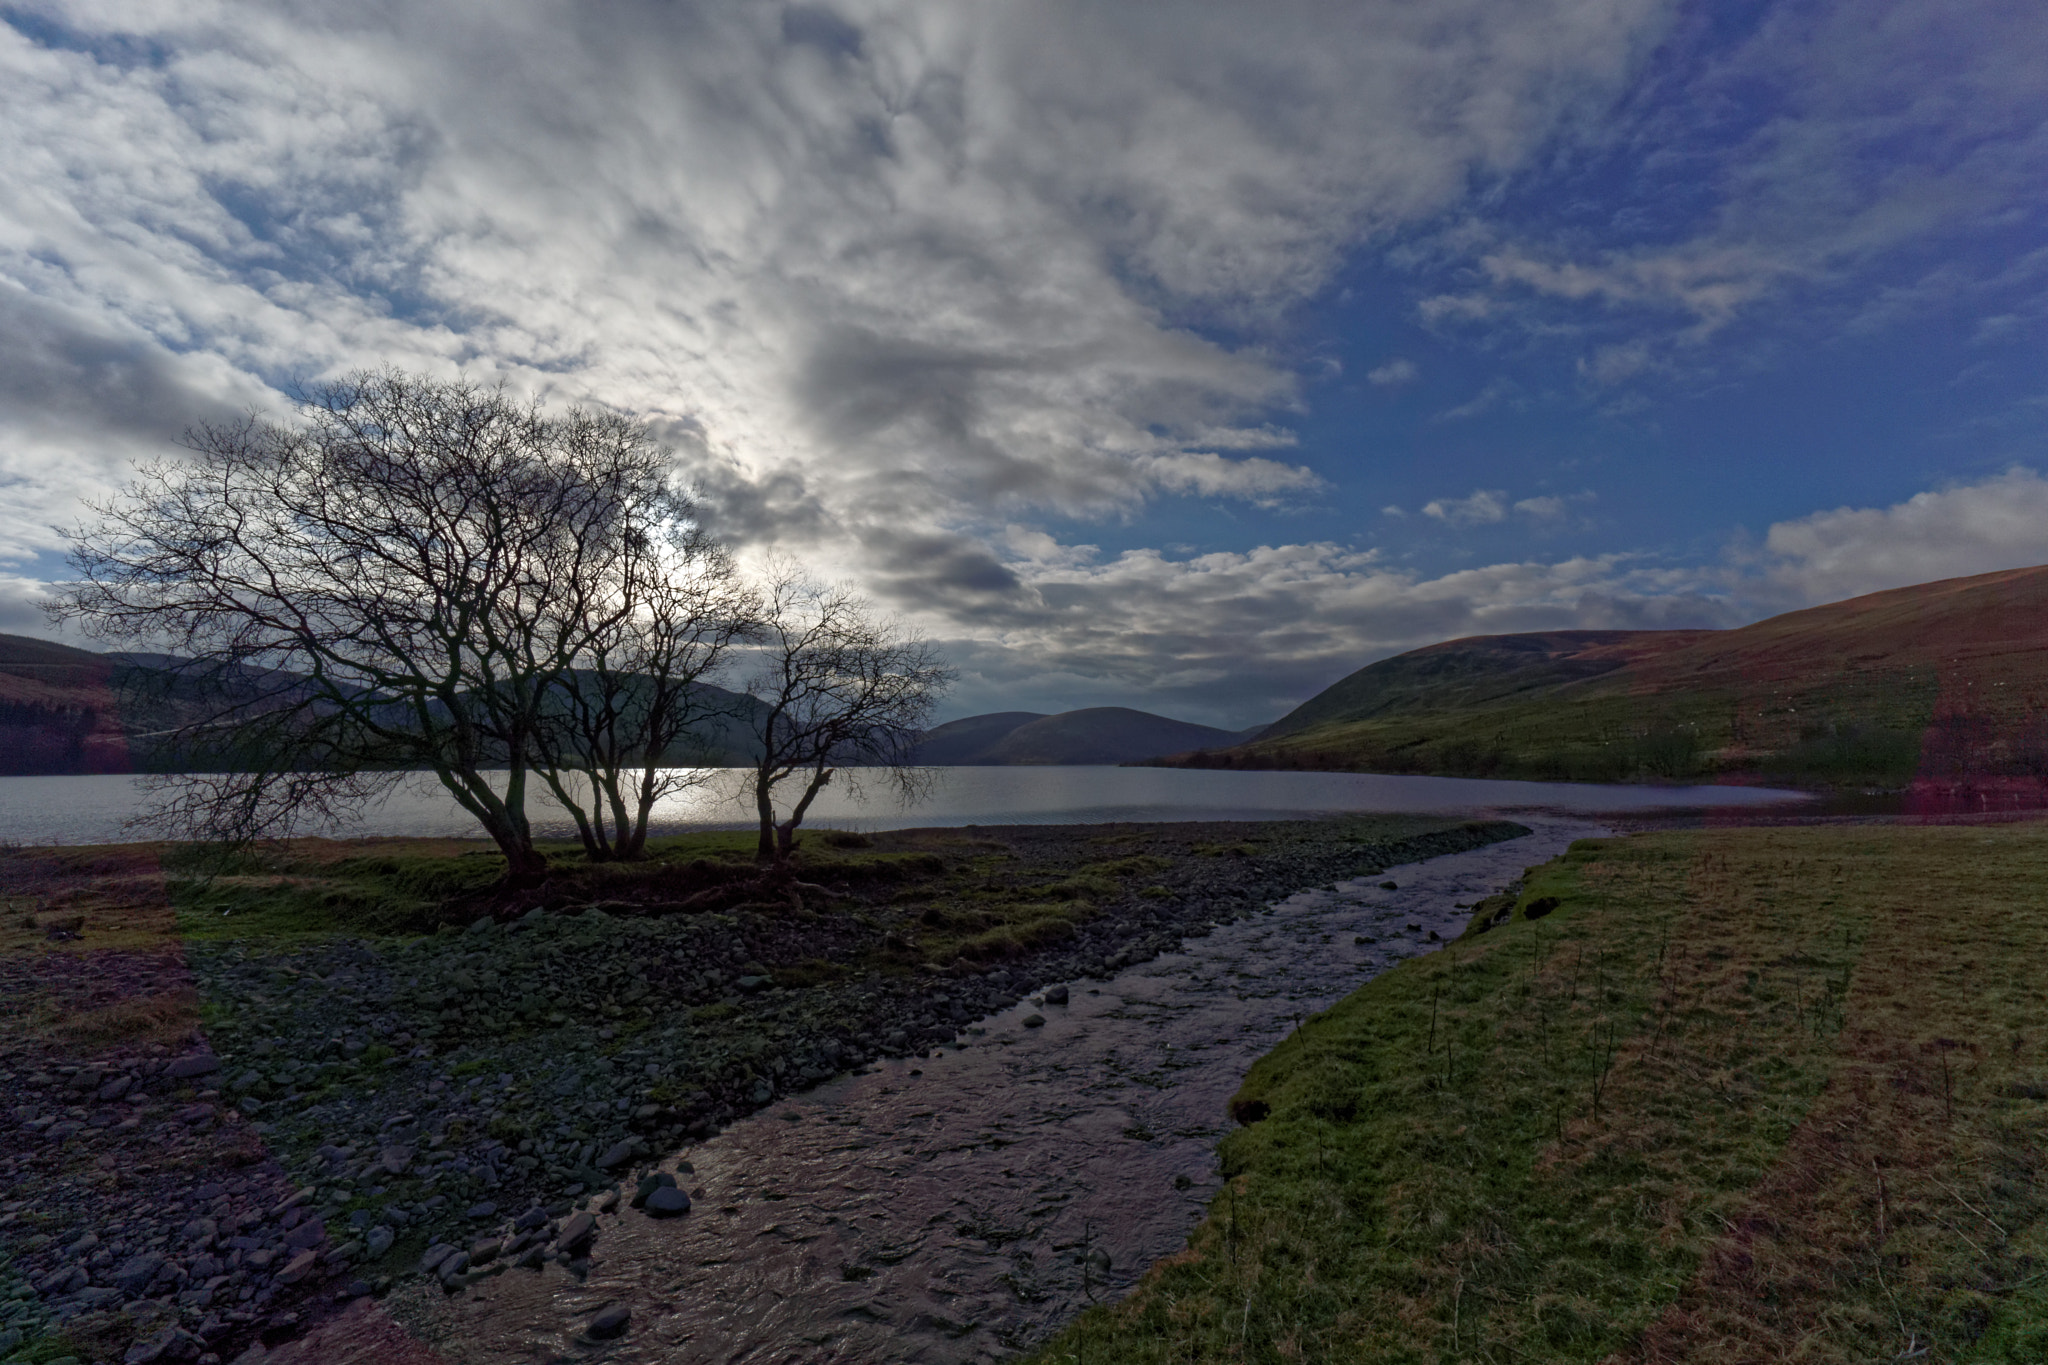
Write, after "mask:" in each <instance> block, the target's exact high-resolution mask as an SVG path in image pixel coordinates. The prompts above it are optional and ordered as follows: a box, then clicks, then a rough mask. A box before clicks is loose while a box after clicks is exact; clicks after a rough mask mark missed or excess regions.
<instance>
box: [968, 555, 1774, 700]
mask: <svg viewBox="0 0 2048 1365" xmlns="http://www.w3.org/2000/svg"><path fill="white" fill-rule="evenodd" d="M1012 567H1013V568H1016V569H1017V571H1018V574H1019V577H1020V579H1021V580H1022V581H1023V582H1024V584H1025V585H1026V587H1027V588H1028V589H1029V590H1030V592H1031V593H1032V594H1033V595H1034V596H1035V598H1036V600H1037V603H1038V604H1039V605H1037V606H1036V607H1035V608H1033V609H1032V610H1030V611H1025V612H1020V613H1017V614H1016V615H1014V616H1011V617H1008V618H1006V619H1004V620H1002V621H1001V622H1000V623H996V622H990V623H988V624H986V625H984V624H982V623H980V622H979V621H976V622H973V623H970V622H969V621H968V620H967V619H966V617H965V614H962V615H960V616H956V617H955V618H954V619H953V623H952V625H951V627H950V628H941V629H937V630H935V634H937V635H939V636H940V637H941V638H943V639H944V641H945V643H946V647H947V650H948V653H949V655H950V657H952V658H953V659H954V660H955V661H956V663H958V664H959V666H960V668H961V671H962V683H961V686H960V689H959V691H958V692H956V694H955V695H954V696H953V697H952V698H951V700H950V703H949V709H950V710H951V711H952V712H954V713H957V714H962V715H965V714H970V713H972V712H975V711H980V710H993V709H998V708H1002V707H1014V706H1027V707H1029V708H1030V709H1038V710H1044V709H1064V708H1068V707H1075V706H1086V705H1109V704H1128V705H1134V706H1139V707H1142V708H1145V709H1149V710H1157V711H1166V712H1168V713H1170V714H1174V715H1184V716H1187V717H1188V718H1190V719H1196V720H1203V721H1207V722H1210V723H1214V724H1219V725H1228V726H1243V725H1248V724H1251V723H1253V722H1255V721H1258V720H1262V719H1272V718H1274V717H1277V716H1278V715H1280V714H1281V713H1282V712H1283V711H1285V710H1287V709H1289V708H1290V707H1292V706H1293V705H1295V704H1297V703H1298V702H1300V701H1302V700H1304V699H1305V698H1307V697H1308V696H1310V695H1312V694H1313V693H1315V692H1317V691H1319V690H1321V689H1322V688H1323V687H1325V686H1327V685H1328V684H1330V683H1331V682H1334V681H1335V680H1336V679H1337V678H1339V677H1341V676H1343V675H1344V674H1346V673H1349V672H1351V671H1352V670H1353V669H1356V668H1358V667H1361V666H1362V665H1364V664H1366V663H1368V662H1370V661H1372V660H1373V659H1376V658H1381V657H1384V656H1386V655H1388V654H1393V653H1398V652H1400V651H1402V650H1405V649H1411V648H1414V647H1416V646H1419V645H1424V644H1430V643H1434V642H1436V641H1438V640H1442V639H1448V638H1456V637H1459V636H1465V635H1478V634H1495V633H1500V632H1506V631H1519V630H1545V629H1559V628H1568V627H1605V628H1661V627H1670V626H1702V625H1732V624H1737V623H1738V621H1739V619H1741V618H1740V616H1739V611H1740V609H1739V608H1738V607H1736V606H1733V605H1731V603H1730V602H1729V601H1728V600H1727V598H1726V596H1725V595H1724V594H1722V593H1721V592H1719V591H1717V589H1718V588H1719V587H1720V585H1719V584H1718V583H1717V582H1715V580H1714V579H1713V578H1712V576H1711V575H1703V574H1701V573H1700V572H1698V571H1697V570H1688V569H1683V568H1673V567H1670V566H1661V565H1658V564H1655V563H1653V562H1650V561H1647V560H1641V559H1636V558H1631V557H1627V556H1599V557H1574V558H1569V559H1566V560H1563V561H1560V562H1556V563H1536V562H1526V563H1509V564H1494V565H1488V566H1486V567H1483V568H1478V569H1470V570H1463V571H1460V572H1456V573H1450V574H1443V575H1437V576H1430V575H1425V574H1417V573H1413V572H1411V571H1408V570H1404V569H1400V568H1397V567H1393V566H1390V565H1387V564H1384V563H1382V562H1381V561H1380V559H1379V558H1378V556H1376V555H1374V554H1372V553H1371V552H1363V553H1362V552H1359V551H1356V550H1352V549H1348V548H1345V547H1342V546H1338V545H1334V544H1329V543H1321V542H1318V543H1311V544H1301V545H1272V546H1261V547H1259V548H1257V549H1254V550H1251V551H1247V552H1244V553H1225V554H1208V555H1198V556H1193V557H1189V558H1172V557H1169V556H1166V555H1164V554H1161V553H1159V552H1157V551H1153V550H1137V551H1130V552H1127V553H1125V554H1122V555H1118V556H1116V557H1115V558H1113V559H1108V560H1104V561H1100V562H1092V563H1065V564H1045V565H1020V564H1013V566H1012Z"/></svg>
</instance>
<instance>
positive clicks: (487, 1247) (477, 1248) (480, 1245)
mask: <svg viewBox="0 0 2048 1365" xmlns="http://www.w3.org/2000/svg"><path fill="white" fill-rule="evenodd" d="M503 1246H504V1243H503V1242H500V1241H499V1240H498V1239H497V1238H495V1237H483V1238H479V1239H478V1240H477V1241H475V1242H472V1243H471V1244H470V1247H469V1263H470V1264H471V1265H489V1264H490V1263H491V1262H492V1261H495V1260H497V1259H498V1251H499V1249H500V1248H502V1247H503Z"/></svg>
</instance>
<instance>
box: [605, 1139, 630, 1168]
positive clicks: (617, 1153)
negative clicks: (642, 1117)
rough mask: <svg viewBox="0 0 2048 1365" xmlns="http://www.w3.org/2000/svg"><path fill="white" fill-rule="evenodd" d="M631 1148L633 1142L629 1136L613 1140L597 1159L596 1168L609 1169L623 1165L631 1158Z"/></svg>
mask: <svg viewBox="0 0 2048 1365" xmlns="http://www.w3.org/2000/svg"><path fill="white" fill-rule="evenodd" d="M633 1150H634V1143H633V1141H632V1140H631V1139H630V1138H627V1139H621V1140H620V1141H618V1142H614V1143H613V1144H612V1145H611V1146H609V1147H607V1148H605V1149H604V1155H603V1156H601V1157H599V1158H598V1159H597V1168H598V1169H599V1170H601V1171H609V1170H611V1169H612V1168H614V1167H617V1166H623V1165H625V1164H626V1163H627V1162H629V1161H631V1160H632V1159H633Z"/></svg>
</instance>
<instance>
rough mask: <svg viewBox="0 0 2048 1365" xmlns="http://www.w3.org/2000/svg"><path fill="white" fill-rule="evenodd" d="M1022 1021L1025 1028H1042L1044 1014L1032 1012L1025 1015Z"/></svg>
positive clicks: (1043, 1025)
mask: <svg viewBox="0 0 2048 1365" xmlns="http://www.w3.org/2000/svg"><path fill="white" fill-rule="evenodd" d="M1022 1022H1023V1025H1024V1027H1025V1028H1044V1027H1045V1016H1044V1015H1042V1014H1038V1013H1036V1012H1034V1013H1031V1014H1027V1015H1025V1016H1024V1018H1023V1020H1022Z"/></svg>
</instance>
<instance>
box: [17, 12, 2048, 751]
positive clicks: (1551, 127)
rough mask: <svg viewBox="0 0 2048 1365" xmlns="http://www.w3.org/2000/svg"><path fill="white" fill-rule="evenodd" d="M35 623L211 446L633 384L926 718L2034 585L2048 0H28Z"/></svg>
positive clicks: (2047, 323) (20, 432)
mask: <svg viewBox="0 0 2048 1365" xmlns="http://www.w3.org/2000/svg"><path fill="white" fill-rule="evenodd" d="M0 20H4V25H0V118H4V119H5V121H6V123H5V126H7V127H8V128H9V130H10V133H9V137H8V138H7V139H5V140H4V142H0V190H4V193H0V314H4V316H0V576H4V581H0V629H11V630H28V631H37V632H40V631H42V630H43V627H42V626H41V625H40V624H39V618H38V617H37V615H36V613H35V612H34V610H33V607H32V606H31V603H32V602H33V600H34V598H35V597H36V595H37V593H38V591H39V590H40V589H39V586H38V585H39V583H41V582H43V581H47V580H48V579H50V578H52V577H54V576H57V575H60V574H61V572H62V539H61V536H59V535H58V534H56V533H55V532H54V531H53V530H52V529H51V527H52V526H53V525H57V524H63V523H67V522H70V521H73V520H75V519H76V518H77V517H78V516H79V515H81V509H82V508H83V507H84V506H85V505H86V504H87V503H88V502H89V501H90V500H91V499H92V498H94V497H96V496H104V494H105V493H106V492H107V490H109V489H110V488H112V487H114V486H116V485H117V484H118V483H119V482H120V481H121V480H122V479H123V478H124V477H125V475H126V471H127V470H128V469H129V468H131V467H132V463H133V462H134V461H135V460H137V459H146V458H152V457H157V456H162V455H165V454H169V453H174V452H175V445H174V442H175V440H176V437H177V435H178V433H179V432H180V431H181V430H182V429H183V428H184V427H185V426H187V425H189V424H191V423H192V422H195V421H203V420H208V419H210V418H215V417H219V416H223V415H228V414H232V413H235V412H237V411H241V410H246V409H249V408H257V409H260V410H263V411H267V412H270V413H272V414H274V415H281V414H282V413H284V412H285V411H286V409H287V402H286V400H285V398H284V396H283V394H282V393H281V392H280V390H281V388H282V387H284V386H286V385H288V384H289V383H290V381H292V380H293V379H295V378H317V377H320V376H323V375H329V374H335V373H339V372H342V371H346V370H349V369H352V368H356V367H362V366H377V365H385V364H394V365H400V366H404V367H407V368H413V369H421V370H427V371H432V372H435V373H444V374H454V373H457V372H461V373H466V374H469V375H471V376H473V377H478V378H484V379H491V380H503V381H504V382H505V383H507V384H508V385H510V386H512V387H514V388H517V389H520V390H523V391H529V392H533V393H536V394H539V395H542V396H543V397H545V398H547V399H548V400H549V401H553V402H581V403H590V404H597V405H603V406H609V407H613V408H616V409H619V410H623V411H627V412H631V413H634V414H636V415H638V416H640V417H643V418H645V419H646V420H648V421H650V422H651V423H653V424H655V425H656V427H657V428H658V429H659V430H660V431H661V432H662V434H663V436H664V439H666V440H668V441H669V442H670V443H671V444H672V445H673V446H674V447H675V450H676V458H677V460H678V463H679V465H680V466H681V467H682V468H683V470H684V471H685V472H686V473H687V474H689V475H690V477H692V478H693V479H695V480H696V481H697V483H698V485H699V487H700V489H701V490H702V495H703V504H704V507H705V509H706V513H707V516H708V517H709V518H710V519H711V520H712V522H713V523H714V524H715V525H716V526H717V527H718V528H719V529H720V531H721V532H722V533H723V534H724V535H725V536H727V537H728V538H729V539H730V540H731V541H732V542H733V543H734V544H735V546H736V547H738V548H739V549H740V550H741V552H742V555H743V557H746V558H748V559H750V560H752V559H756V558H758V557H760V556H765V555H767V554H769V553H771V552H774V551H776V550H778V549H780V550H794V551H797V552H799V553H800V554H802V555H804V556H805V557H806V558H808V559H810V560H811V561H813V562H814V563H816V564H817V565H818V566H819V567H820V569H821V570H823V571H824V572H826V573H828V574H832V575H840V576H845V577H849V578H852V579H854V580H856V581H858V582H860V583H861V584H863V585H864V586H865V587H866V588H867V589H868V590H869V591H870V592H871V593H872V594H873V595H875V596H876V597H877V598H878V599H879V600H881V601H883V602H884V603H886V604H888V605H889V606H891V607H892V608H894V609H897V610H900V611H901V612H902V613H904V615H905V617H906V618H907V619H908V620H909V621H911V622H912V623H914V624H916V625H917V626H918V627H920V628H922V629H924V630H926V631H927V632H929V633H930V634H931V635H933V636H934V637H936V638H937V639H939V640H940V641H942V642H943V643H944V644H945V646H946V648H947V650H948V651H949V653H950V654H951V655H952V656H953V657H954V659H955V660H956V662H957V663H958V664H959V666H960V669H961V673H962V679H961V684H960V686H959V688H958V690H957V692H956V694H955V696H954V698H953V700H952V703H951V704H950V706H949V708H948V714H954V715H958V714H966V713H969V712H973V711H981V710H993V709H1010V708H1029V709H1038V710H1055V709H1063V708H1066V707H1071V706H1082V705H1095V704H1126V705H1136V706H1143V707H1146V708H1148V709H1154V710H1160V711H1164V712H1167V713H1170V714H1176V715H1182V716H1185V717H1187V718H1189V719H1195V720H1203V721H1209V722H1212V723H1218V724H1227V725H1232V726H1239V725H1246V724H1250V723H1253V722H1256V721H1260V720H1265V719H1270V718H1271V717H1272V716H1274V715H1277V714H1278V713H1279V712H1280V711H1282V710H1284V709H1286V708H1287V706H1289V705H1291V704H1292V703H1293V702H1296V701H1299V700H1301V699H1302V698H1304V697H1306V696H1308V695H1310V694H1312V693H1313V692H1314V691H1316V690H1318V689H1319V688H1320V687H1322V686H1324V685H1326V684H1327V683H1328V682H1330V681H1333V680H1334V679H1335V678H1337V677H1339V676H1341V675H1342V674H1344V673H1346V672H1348V671H1350V670H1351V669H1352V668H1355V667H1357V666H1358V665H1360V664H1362V663H1364V662H1367V661H1369V660H1370V659H1373V658H1377V657H1382V656H1384V655H1386V654H1389V653H1392V652H1396V651H1398V650H1401V649H1406V648H1412V647H1414V646H1416V645H1420V644H1425V643H1430V642H1432V641H1434V640H1437V639H1442V638H1447V637H1450V636H1456V635H1463V634H1474V633H1482V632H1489V631H1504V630H1519V629H1534V628H1548V627H1557V626H1567V625H1583V626H1660V625H1734V624H1740V623H1742V622H1744V621H1748V620H1753V619H1756V618H1758V617H1760V616H1763V615H1767V614H1770V613H1773V612H1776V611H1780V610H1785V609H1788V608H1791V607H1797V606H1802V605H1808V604H1811V603H1815V602H1820V601H1827V600H1833V599H1835V598H1839V597H1843V596H1848V595H1853V594H1855V593H1859V592H1866V591H1872V590H1875V589H1879V588H1884V587H1890V586H1896V585H1899V584H1904V583H1910V582H1919V581H1925V580H1928V579H1933V578H1939V577H1945V576H1952V575H1956V574H1963V573H1971V572H1979V571H1983V570H1989V569H1996V568H2003V567H2010V566H2013V565H2018V564H2030V563H2038V562H2043V561H2048V481H2044V480H2043V479H2042V478H2041V477H2039V476H2038V475H2037V473H2036V472H2035V471H2036V470H2038V469H2040V468H2041V467H2042V465H2043V453H2042V444H2043V442H2042V437H2043V431H2044V425H2048V365H2044V363H2043V358H2044V356H2048V347H2044V341H2048V336H2044V330H2048V213H2044V211H2043V210H2044V208H2048V204H2044V202H2043V201H2044V199H2048V118H2044V115H2048V99H2044V96H2043V82H2042V80H2041V76H2040V73H2041V72H2042V71H2044V70H2048V12H2044V11H2043V10H2042V8H2041V7H2040V6H2039V5H2038V4H2024V3H1984V2H1975V3H1973V2H1971V0H1961V2H1960V3H1943V4H1936V3H1932V0H1862V2H1861V3H1856V4H1849V3H1832V4H1830V3H1802V4H1785V3H1763V4H1747V5H1731V4H1672V3H1665V2H1664V0H1521V2H1520V3H1515V4H1500V3H1497V2H1496V0H1413V2H1410V0H1403V2H1402V3H1393V2H1392V0H1387V2H1386V3H1378V2H1377V0H1347V2H1346V3H1341V4H1338V3H1331V4H1315V3H1293V4H1287V3H1270V4H1266V5H1261V6H1259V7H1256V8H1246V7H1244V6H1240V5H1228V4H1214V5H1209V4H1191V3H1189V4H1147V5H1138V4H1121V5H1104V4H1100V3H1094V4H1083V3H1073V4H1059V3H1052V2H1051V0H1034V2H1033V3H1028V4H1027V3H1022V2H1021V0H1016V2H1014V3H1004V2H1000V0H985V2H984V3H980V4H975V5H947V6H935V5H931V4H917V3H911V2H910V0H859V2H858V3H852V2H848V3H835V4H829V5H803V6H790V5H775V4H767V3H751V4H724V5H712V4H675V3H660V4H656V3H645V4H641V3H629V2H627V0H619V2H617V3H608V4H603V5H568V4H549V3H538V2H537V0H507V3H504V4H501V5H494V6H492V7H489V8H488V9H483V8H479V9H476V10H473V11H470V10H465V9H458V8H457V7H449V6H436V5H427V4H424V3H420V4H405V3H396V4H391V5H385V6H379V7H375V8H374V9H370V8H366V7H362V6H344V5H341V4H338V3H317V2H315V0H299V2H298V3H269V4H263V5H248V4H240V3H235V0H207V3H203V4H202V3H197V2H196V0H195V2H194V3H182V2H181V0H152V2H151V3H146V4H145V3H124V2H123V0H97V2H96V3H92V4H86V3H75V4H64V5H58V4H17V5H0Z"/></svg>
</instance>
